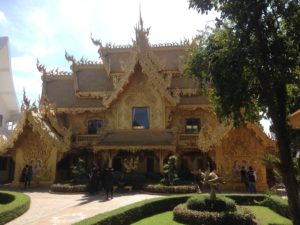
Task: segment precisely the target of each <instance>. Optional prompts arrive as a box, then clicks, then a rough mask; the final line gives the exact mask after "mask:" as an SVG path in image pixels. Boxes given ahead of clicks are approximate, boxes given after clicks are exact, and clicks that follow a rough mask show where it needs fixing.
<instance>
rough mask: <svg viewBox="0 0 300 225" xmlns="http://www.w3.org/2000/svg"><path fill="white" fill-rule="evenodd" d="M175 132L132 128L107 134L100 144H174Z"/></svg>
mask: <svg viewBox="0 0 300 225" xmlns="http://www.w3.org/2000/svg"><path fill="white" fill-rule="evenodd" d="M175 137H176V136H175V134H174V133H173V132H172V131H168V130H167V131H165V130H154V131H153V130H131V131H115V132H112V133H108V134H106V135H105V136H104V137H103V139H102V140H101V141H100V142H99V144H98V145H99V146H101V145H104V146H109V145H113V146H118V145H120V146H124V145H125V146H135V145H138V146H145V145H146V146H147V145H148V146H153V145H174V144H175V140H176V139H175Z"/></svg>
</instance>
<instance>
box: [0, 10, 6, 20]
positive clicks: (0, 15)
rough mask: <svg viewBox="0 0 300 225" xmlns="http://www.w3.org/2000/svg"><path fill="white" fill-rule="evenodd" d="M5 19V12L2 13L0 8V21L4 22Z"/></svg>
mask: <svg viewBox="0 0 300 225" xmlns="http://www.w3.org/2000/svg"><path fill="white" fill-rule="evenodd" d="M5 21H6V17H5V14H4V12H2V11H1V10H0V23H2V22H5Z"/></svg>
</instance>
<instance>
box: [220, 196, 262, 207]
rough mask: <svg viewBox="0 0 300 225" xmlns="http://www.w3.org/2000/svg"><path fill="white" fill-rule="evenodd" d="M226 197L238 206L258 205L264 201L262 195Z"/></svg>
mask: <svg viewBox="0 0 300 225" xmlns="http://www.w3.org/2000/svg"><path fill="white" fill-rule="evenodd" d="M221 195H223V194H221ZM226 197H228V198H231V199H232V200H234V201H235V203H236V204H238V205H258V202H261V201H264V200H265V199H266V195H264V194H226Z"/></svg>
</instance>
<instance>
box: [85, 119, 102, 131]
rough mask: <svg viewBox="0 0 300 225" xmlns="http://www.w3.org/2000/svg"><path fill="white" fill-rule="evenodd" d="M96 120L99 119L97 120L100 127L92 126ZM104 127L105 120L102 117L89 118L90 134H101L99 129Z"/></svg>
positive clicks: (88, 127) (88, 129)
mask: <svg viewBox="0 0 300 225" xmlns="http://www.w3.org/2000/svg"><path fill="white" fill-rule="evenodd" d="M94 121H97V122H100V127H97V126H96V127H94V128H92V127H90V124H91V123H92V122H94ZM102 127H103V121H102V120H101V119H89V120H88V121H87V133H88V134H91V135H96V134H99V131H100V130H101V129H102Z"/></svg>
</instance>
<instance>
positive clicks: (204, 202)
mask: <svg viewBox="0 0 300 225" xmlns="http://www.w3.org/2000/svg"><path fill="white" fill-rule="evenodd" d="M187 208H188V209H191V210H197V211H210V212H222V211H235V210H236V206H235V202H234V201H233V200H232V199H230V198H227V197H224V196H222V197H220V196H217V198H216V200H211V199H210V198H209V197H208V196H207V195H199V196H193V197H191V198H189V199H188V201H187Z"/></svg>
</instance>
